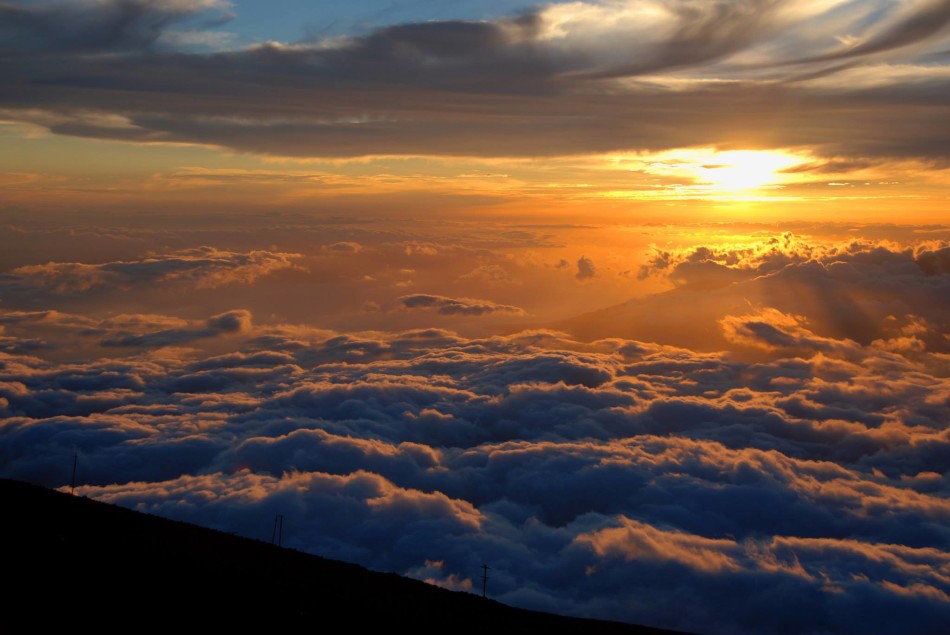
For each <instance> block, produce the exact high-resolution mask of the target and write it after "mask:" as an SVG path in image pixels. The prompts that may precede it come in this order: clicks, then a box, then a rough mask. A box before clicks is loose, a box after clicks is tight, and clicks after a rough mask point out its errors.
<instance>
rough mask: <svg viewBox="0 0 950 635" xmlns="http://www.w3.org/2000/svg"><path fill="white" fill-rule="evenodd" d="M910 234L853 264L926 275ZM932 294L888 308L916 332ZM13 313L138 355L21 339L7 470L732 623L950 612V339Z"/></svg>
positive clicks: (210, 522) (815, 627) (765, 315)
mask: <svg viewBox="0 0 950 635" xmlns="http://www.w3.org/2000/svg"><path fill="white" fill-rule="evenodd" d="M889 253H890V254H891V255H888V254H874V253H873V251H872V252H869V251H867V250H858V251H857V252H856V253H855V254H853V256H854V258H853V260H854V261H855V262H856V261H858V260H861V259H870V260H871V261H872V262H876V263H880V262H885V263H892V265H890V266H898V265H899V266H900V268H901V269H903V268H904V266H905V265H906V262H905V260H906V261H909V262H910V265H911V267H912V270H913V271H915V272H916V273H914V274H913V275H915V276H925V277H926V276H927V274H925V273H924V272H923V271H921V270H920V269H919V268H917V267H916V265H914V261H913V257H912V256H906V257H905V256H904V255H902V254H903V252H901V251H897V252H893V251H892V252H889ZM894 253H897V254H898V255H900V257H899V258H893V257H892V256H893V254H894ZM931 277H932V276H931ZM882 283H883V284H885V285H887V284H888V283H887V281H886V280H883V281H882ZM424 297H429V296H424ZM435 297H436V298H438V296H435ZM438 306H439V304H438V301H436V303H435V304H433V305H430V308H436V307H438ZM925 309H926V306H924V305H920V306H918V307H917V310H918V311H919V313H923V312H926V311H925ZM919 313H918V314H916V315H917V317H915V318H914V319H909V320H904V319H900V318H897V317H895V318H894V319H893V320H891V322H892V323H893V324H891V325H889V326H886V327H885V326H882V327H881V328H882V329H885V328H887V329H891V331H892V332H893V333H895V336H902V337H917V336H918V335H919V334H920V333H922V332H923V331H925V330H927V329H929V328H930V327H929V326H928V325H927V324H925V323H924V322H923V318H922V317H920V315H919ZM0 322H2V323H3V325H4V328H5V332H4V337H6V338H17V339H20V338H22V340H23V341H24V342H28V341H29V339H30V338H31V337H32V336H31V333H33V332H34V331H35V332H40V331H41V332H42V333H43V335H44V338H45V339H47V340H49V344H50V346H53V347H56V346H58V345H59V342H60V340H63V339H66V340H68V339H69V338H72V337H75V336H76V334H77V333H81V332H89V335H86V336H84V337H88V338H90V339H94V340H96V341H99V340H102V339H103V338H115V337H117V335H116V333H118V332H121V331H122V330H127V331H129V335H128V337H129V338H130V339H129V340H128V341H127V342H126V345H127V346H129V347H130V349H132V353H134V354H131V355H128V356H126V357H121V358H110V357H109V355H111V354H112V351H113V350H115V349H112V348H106V349H98V350H95V351H91V352H89V353H87V355H86V357H85V358H81V357H76V356H73V357H72V358H71V359H70V360H69V361H62V359H61V358H57V357H56V356H52V357H51V358H50V359H44V358H42V357H35V356H32V355H38V354H45V353H44V350H45V349H37V350H35V351H30V352H29V353H28V354H24V353H23V352H14V353H11V352H3V351H0V434H2V435H3V438H4V443H3V444H2V445H0V474H2V475H3V476H8V477H16V478H24V479H27V480H31V481H35V482H40V483H44V484H47V485H51V486H65V485H67V484H68V482H69V479H70V473H71V466H72V459H73V456H74V454H75V453H77V452H78V456H79V470H78V475H79V481H80V484H81V486H80V488H79V491H80V492H81V493H82V494H83V495H87V496H91V497H95V498H98V499H102V500H107V501H110V502H115V503H118V504H122V505H126V506H129V507H133V508H137V509H141V510H144V511H149V512H152V513H157V514H161V515H165V516H169V517H172V518H178V519H183V520H189V521H192V522H198V523H200V524H204V525H207V526H212V527H217V528H221V529H226V530H228V531H235V532H238V533H241V534H243V535H248V536H252V537H263V538H265V539H266V538H267V537H268V536H269V535H270V534H269V531H270V529H271V525H270V524H268V522H267V519H272V518H273V515H274V514H275V513H282V514H284V515H285V519H286V520H285V543H286V544H288V545H289V546H292V547H294V548H298V549H303V550H306V551H310V552H314V553H319V554H322V555H327V556H333V557H339V558H343V559H346V560H351V561H355V562H359V563H361V564H363V565H365V566H369V567H372V568H375V569H378V570H384V571H398V572H400V573H404V574H407V575H411V576H414V577H417V578H419V579H423V580H427V581H430V582H432V583H433V584H440V585H443V586H447V587H449V588H456V589H462V590H465V589H470V588H471V585H472V580H473V576H474V575H477V572H478V567H479V566H480V565H481V564H482V563H486V562H487V563H488V564H489V565H490V566H491V567H492V572H493V575H492V580H491V585H490V587H491V593H492V595H493V597H496V598H498V599H500V600H503V601H506V602H511V603H514V604H517V605H519V606H526V607H529V608H537V609H547V610H557V611H559V612H566V613H570V614H578V615H597V616H600V617H607V618H612V619H622V620H630V621H634V622H639V623H646V624H650V625H654V626H663V627H667V628H678V629H681V630H691V631H700V632H709V633H713V634H716V633H736V632H755V633H779V632H783V629H787V628H788V625H789V624H794V625H795V628H796V630H798V631H802V632H809V631H812V632H822V631H825V632H836V633H862V632H867V631H868V630H874V631H875V632H882V633H900V632H905V631H906V629H907V628H908V625H910V627H912V628H913V629H914V630H915V631H917V632H928V631H935V630H937V629H938V625H942V624H943V623H945V620H946V618H947V616H948V613H950V602H948V600H947V597H948V596H950V579H948V577H947V575H946V574H945V571H946V567H947V566H948V561H947V559H948V555H947V554H948V552H950V534H948V532H947V530H946V527H947V526H948V523H950V505H948V499H947V494H950V484H948V483H947V479H946V478H945V474H944V472H945V469H944V466H945V465H946V464H947V461H948V459H950V436H948V434H947V431H946V426H945V425H944V423H945V420H946V416H947V407H948V401H947V397H948V395H950V386H948V385H947V379H946V368H945V363H944V362H942V361H941V359H942V358H940V357H939V356H936V355H930V354H927V353H926V352H924V353H921V352H920V351H913V350H905V349H900V348H899V347H898V348H895V347H890V348H888V347H882V346H880V345H877V344H875V345H870V344H868V345H864V344H861V343H859V342H857V341H854V340H844V339H841V340H839V339H835V338H832V337H829V336H823V335H816V334H815V333H814V332H813V331H812V330H810V328H808V327H809V326H811V325H810V324H806V322H805V321H804V319H803V318H800V317H797V316H796V315H795V314H792V313H784V312H780V311H778V310H774V309H770V310H763V311H760V312H756V313H751V312H749V313H744V314H736V315H733V316H731V317H729V318H728V319H726V320H724V321H723V323H722V324H721V328H723V329H724V330H725V331H726V332H727V333H728V335H727V337H731V338H734V339H735V340H736V341H739V342H740V343H742V344H743V345H744V346H746V345H747V346H749V347H751V349H752V350H754V351H756V354H755V355H754V356H753V357H751V358H748V359H746V358H744V357H743V356H741V355H737V354H735V353H733V352H729V353H725V352H710V353H702V352H697V351H693V350H689V349H686V348H677V347H672V346H665V345H660V344H654V343H650V342H645V341H634V340H625V339H620V338H612V339H603V340H596V341H588V342H585V341H578V340H573V339H571V338H569V337H568V336H567V335H565V334H564V333H559V332H556V331H528V332H524V333H518V334H513V335H510V336H491V337H484V338H466V337H462V336H459V335H456V334H454V333H451V332H448V331H444V330H438V329H425V330H414V331H406V332H401V333H381V332H370V333H348V334H342V333H336V332H332V331H327V330H319V329H312V328H308V327H304V326H291V325H284V326H268V325H262V324H257V323H253V322H252V321H251V316H250V314H249V313H248V312H244V311H232V312H228V313H225V314H221V315H216V316H212V317H210V318H208V319H207V320H206V321H204V322H191V321H182V320H181V319H180V318H171V317H163V316H160V315H149V314H146V315H124V316H116V317H113V318H109V319H108V320H93V319H91V318H84V319H82V320H81V319H79V317H78V316H68V315H65V314H58V313H54V312H33V313H26V312H19V313H13V312H11V313H8V314H0ZM229 334H239V335H240V336H241V337H237V338H220V339H217V340H214V344H213V346H212V345H211V342H212V341H211V340H206V339H201V338H202V337H210V336H211V335H215V336H223V335H229ZM97 338H98V339H97ZM185 341H187V342H189V343H190V345H192V346H194V347H195V348H192V349H190V350H188V351H184V350H181V349H174V348H169V347H166V348H160V349H157V350H154V351H152V352H149V353H141V352H139V351H137V350H135V347H139V348H141V347H147V346H161V345H166V346H167V345H169V344H176V343H181V342H185ZM202 347H207V349H203V348H202ZM51 350H56V349H55V348H53V349H51ZM103 351H105V353H106V355H103V354H102V353H103ZM776 596H780V597H783V598H786V599H787V601H785V602H783V603H782V604H780V605H778V606H777V605H776V604H775V602H774V597H776ZM684 601H688V603H689V605H690V607H691V609H692V610H691V611H688V612H684V611H682V610H679V609H677V607H681V606H682V603H683V602H684ZM806 608H808V609H809V610H805V609H806Z"/></svg>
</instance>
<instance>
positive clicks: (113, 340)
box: [99, 309, 251, 347]
mask: <svg viewBox="0 0 950 635" xmlns="http://www.w3.org/2000/svg"><path fill="white" fill-rule="evenodd" d="M250 329H251V313H250V311H246V310H244V309H238V310H234V311H228V312H226V313H221V314H219V315H215V316H212V317H210V318H208V320H207V322H206V325H205V326H203V327H199V328H175V329H167V330H162V331H152V332H148V333H144V334H140V335H132V334H127V333H123V332H122V331H120V332H119V333H118V334H114V335H111V336H109V337H106V338H103V339H102V340H101V341H100V342H99V343H100V344H101V345H102V346H119V347H123V346H134V347H155V346H175V345H178V344H184V343H186V342H191V341H194V340H198V339H204V338H208V337H215V336H218V335H229V334H238V333H246V332H248V331H250Z"/></svg>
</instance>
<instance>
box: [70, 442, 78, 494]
mask: <svg viewBox="0 0 950 635" xmlns="http://www.w3.org/2000/svg"><path fill="white" fill-rule="evenodd" d="M78 463H79V451H78V450H77V451H75V452H73V477H72V479H70V481H69V493H70V494H72V495H73V496H75V495H76V465H78Z"/></svg>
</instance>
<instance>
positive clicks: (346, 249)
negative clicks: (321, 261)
mask: <svg viewBox="0 0 950 635" xmlns="http://www.w3.org/2000/svg"><path fill="white" fill-rule="evenodd" d="M323 250H324V251H329V252H334V253H342V254H356V253H359V252H361V251H362V250H363V246H362V245H361V244H359V243H357V242H353V241H344V242H339V243H333V244H332V245H324V246H323Z"/></svg>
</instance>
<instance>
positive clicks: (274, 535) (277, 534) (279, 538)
mask: <svg viewBox="0 0 950 635" xmlns="http://www.w3.org/2000/svg"><path fill="white" fill-rule="evenodd" d="M283 541H284V515H283V514H277V515H276V516H274V531H272V532H271V535H270V542H271V544H272V545H277V546H278V547H280V546H281V544H282V543H283Z"/></svg>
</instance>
